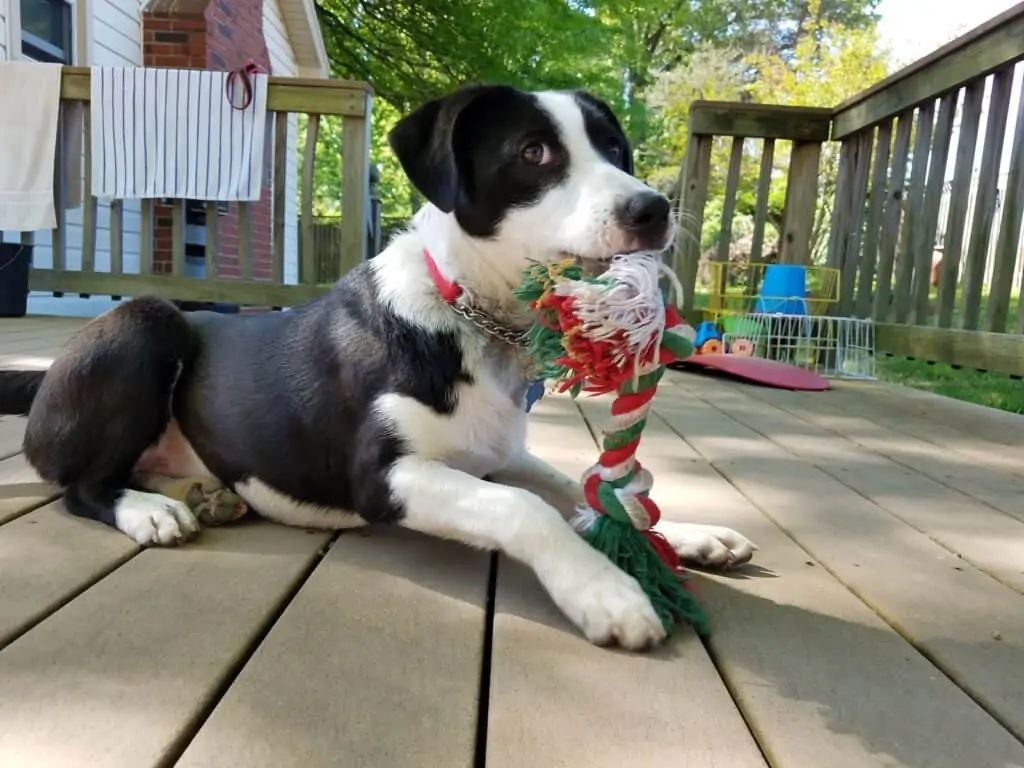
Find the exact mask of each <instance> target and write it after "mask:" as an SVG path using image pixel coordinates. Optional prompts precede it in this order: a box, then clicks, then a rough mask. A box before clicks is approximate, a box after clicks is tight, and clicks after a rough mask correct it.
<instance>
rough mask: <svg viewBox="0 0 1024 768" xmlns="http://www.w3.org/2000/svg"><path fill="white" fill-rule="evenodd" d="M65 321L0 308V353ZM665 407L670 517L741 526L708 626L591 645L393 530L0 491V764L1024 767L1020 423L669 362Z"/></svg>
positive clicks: (709, 579)
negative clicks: (161, 513)
mask: <svg viewBox="0 0 1024 768" xmlns="http://www.w3.org/2000/svg"><path fill="white" fill-rule="evenodd" d="M80 322H81V321H80V320H60V319H48V318H28V319H24V320H0V362H13V361H15V360H21V361H22V362H25V361H29V360H35V361H37V362H39V363H40V364H44V363H45V360H46V358H48V357H49V356H50V355H52V354H53V353H54V350H55V349H56V348H57V346H58V345H59V344H60V343H62V341H63V340H64V339H65V338H66V337H67V335H68V334H69V333H70V332H71V331H72V329H73V328H74V327H77V325H78V324H79V323H80ZM656 403H657V404H656V409H655V410H656V411H657V417H656V418H653V419H652V421H651V424H650V428H649V430H648V434H647V435H646V436H645V442H644V445H643V447H642V450H641V455H642V457H643V459H644V462H645V464H646V465H647V466H648V467H649V468H650V469H651V470H653V472H654V473H655V476H656V478H657V481H656V484H655V494H656V497H657V498H658V500H659V502H660V503H661V505H662V507H663V509H664V511H665V514H666V515H667V516H669V517H671V518H677V519H686V520H693V521H701V522H712V523H720V524H724V525H729V526H732V527H735V528H737V529H739V530H741V531H743V532H744V533H746V534H747V535H748V536H750V537H751V538H753V539H754V540H755V541H756V542H757V543H758V544H759V545H760V547H761V549H760V552H759V553H758V556H757V559H756V564H754V565H752V566H749V567H747V568H744V569H742V570H739V571H737V572H736V573H733V574H730V575H726V576H705V575H697V576H696V577H695V580H696V582H697V585H698V586H697V588H698V590H699V593H700V595H701V596H702V599H703V600H704V601H705V602H706V604H707V606H708V609H709V611H710V614H711V618H712V623H713V636H712V637H711V639H710V641H709V642H708V643H707V645H702V644H701V643H700V642H699V641H698V640H697V639H696V638H695V637H694V636H693V635H692V634H691V633H689V632H682V633H680V635H679V636H678V637H677V638H676V639H674V640H673V641H672V642H671V643H670V644H669V645H668V646H667V647H666V648H664V649H662V650H660V651H658V652H656V653H653V654H648V655H629V654H625V653H619V652H614V651H608V650H601V649H598V648H594V647H591V646H589V645H588V644H587V643H586V642H584V641H583V640H582V639H581V638H580V637H579V636H578V635H577V634H576V633H575V632H574V631H572V630H571V629H570V628H569V626H568V625H567V623H566V622H565V621H564V620H563V619H562V618H561V617H560V615H559V614H558V613H557V612H556V611H555V609H554V608H553V607H552V605H551V604H550V602H549V601H548V600H547V598H546V597H545V595H544V594H543V592H542V591H541V589H540V588H539V586H538V585H537V583H536V581H535V580H534V579H533V578H532V577H531V575H530V574H529V573H527V572H524V570H523V569H521V568H519V567H518V566H516V565H515V564H513V563H511V562H509V561H508V560H505V559H503V558H491V557H490V556H489V555H487V554H484V553H479V552H473V551H470V550H468V549H466V548H463V547H460V546H457V545H454V544H450V543H446V542H440V541H434V540H427V539H424V538H422V537H418V536H412V535H407V534H403V533H402V532H393V531H372V532H357V533H346V534H344V535H341V536H333V535H327V534H322V533H308V532H306V531H302V530H295V529H288V528H283V527H278V526H273V525H269V524H264V523H258V522H242V523H239V524H235V525H232V526H227V527H224V528H218V529H211V530H207V531H205V532H204V533H203V534H202V536H201V537H200V539H199V540H198V541H197V542H195V543H194V544H191V545H189V546H186V547H184V548H181V549H168V550H160V549H150V550H140V549H139V548H138V547H137V546H135V545H134V544H133V543H132V542H131V541H129V540H128V539H127V538H125V537H123V536H121V535H119V534H117V533H115V532H113V531H111V530H109V529H107V528H104V527H102V526H99V525H96V524H91V523H88V522H85V521H82V520H78V519H75V518H72V517H70V516H69V515H67V514H66V513H65V512H64V511H63V510H62V508H61V505H60V503H59V502H55V501H52V500H51V499H50V498H48V497H46V496H45V495H40V496H37V497H33V498H23V499H14V500H9V499H8V500H0V649H2V650H0V766H3V768H40V767H42V766H47V767H49V766H60V767H63V766H68V767H69V768H71V767H73V768H80V767H84V766H88V767H89V768H107V767H111V768H113V767H116V768H122V767H123V768H146V767H147V766H182V767H187V768H198V767H199V766H206V767H209V768H214V767H216V768H228V767H230V768H248V767H250V766H252V767H255V766H267V768H270V767H271V766H273V768H286V767H287V766H302V768H310V767H316V766H342V767H347V766H369V767H372V768H376V767H377V766H382V767H383V766H388V768H392V767H394V768H398V767H400V766H410V767H412V766H415V767H416V768H434V767H435V766H436V767H438V768H440V767H442V766H443V767H447V766H470V765H485V764H486V765H487V766H491V767H493V768H534V767H536V768H547V767H548V766H569V767H570V768H575V767H576V766H597V767H600V768H603V767H604V766H607V767H608V768H621V767H622V766H627V765H628V766H631V767H633V768H646V767H648V766H652V767H654V766H657V767H660V766H692V767H693V768H714V767H715V766H718V767H721V768H747V767H748V766H765V765H772V766H784V767H785V768H818V767H819V766H829V768H853V767H854V766H856V767H858V768H860V767H862V766H907V767H908V768H946V767H947V766H948V768H1008V767H1011V766H1013V767H1016V768H1021V767H1022V766H1024V417H1017V416H1012V415H1008V414H1003V413H996V412H993V411H989V410H986V409H982V408H977V407H973V406H970V405H966V404H962V403H957V402H954V401H949V400H945V399H942V398H938V397H934V396H931V395H927V394H923V393H919V392H915V391H912V390H906V389H900V388H894V387H887V386H882V385H845V384H844V385H840V386H838V387H837V388H836V390H834V391H832V392H829V393H822V394H796V393H789V392H780V391H775V390H767V389H760V388H753V387H747V386H742V385H738V384H734V383H729V382H725V381H721V380H712V379H708V378H701V377H697V376H689V375H683V374H672V375H670V376H669V377H667V380H666V383H665V385H664V390H663V392H661V393H659V397H658V400H657V401H656ZM604 407H605V406H604V404H603V403H601V402H583V403H582V410H580V409H577V407H576V406H575V405H574V404H573V403H572V402H570V401H568V400H566V399H564V398H558V397H549V398H545V399H544V400H543V401H541V403H540V404H539V405H538V406H537V408H536V410H535V418H534V419H533V421H532V426H531V432H530V442H531V444H532V445H533V447H534V448H535V449H536V451H537V452H538V453H539V454H540V455H542V456H543V457H545V458H547V459H549V460H551V461H552V462H554V463H555V464H557V465H559V466H560V467H562V468H563V469H565V470H567V471H569V472H573V473H576V472H580V471H581V470H583V469H584V468H585V467H586V466H587V465H588V464H589V463H590V462H591V461H592V460H593V459H594V457H595V455H596V454H595V447H594V444H593V441H592V439H591V435H590V432H588V430H587V428H586V425H585V420H590V421H591V422H592V423H593V422H597V423H599V422H600V418H601V417H602V415H603V413H605V410H604ZM22 429H23V423H22V422H21V420H18V419H12V418H3V419H0V483H5V482H6V483H14V482H25V481H29V480H32V479H33V475H32V473H31V471H30V470H29V469H28V468H27V466H26V464H25V463H24V460H23V458H22V457H21V456H20V455H19V454H18V450H19V446H20V437H21V431H22ZM481 701H482V702H483V704H482V705H481Z"/></svg>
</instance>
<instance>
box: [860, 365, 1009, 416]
mask: <svg viewBox="0 0 1024 768" xmlns="http://www.w3.org/2000/svg"><path fill="white" fill-rule="evenodd" d="M875 373H876V374H877V376H878V378H879V380H881V381H888V382H892V383H894V384H903V385H904V386H908V387H914V388H915V389H923V390H925V391H927V392H934V393H935V394H937V395H945V396H946V397H954V398H956V399H957V400H964V401H966V402H969V403H977V404H978V405H987V406H989V407H990V408H999V409H1000V410H1003V411H1009V412H1010V413H1024V380H1021V379H1013V378H1011V377H1009V376H1006V375H1005V374H1001V373H982V372H981V371H975V370H971V369H967V368H960V369H957V368H953V367H952V366H949V365H945V364H943V363H927V362H925V361H924V360H908V359H907V358H904V357H890V356H889V355H884V354H879V355H878V356H877V357H876V358H875Z"/></svg>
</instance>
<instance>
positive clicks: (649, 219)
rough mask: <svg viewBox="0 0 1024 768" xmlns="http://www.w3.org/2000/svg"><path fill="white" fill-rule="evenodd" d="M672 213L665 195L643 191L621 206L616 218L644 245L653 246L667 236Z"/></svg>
mask: <svg viewBox="0 0 1024 768" xmlns="http://www.w3.org/2000/svg"><path fill="white" fill-rule="evenodd" d="M671 213H672V207H671V205H670V204H669V202H668V198H666V197H665V196H664V195H659V194H658V193H657V192H641V193H640V194H638V195H634V196H633V197H631V198H629V199H628V200H626V201H625V203H624V204H623V205H621V206H620V207H619V209H618V210H617V211H616V218H618V220H619V224H620V225H621V226H622V227H623V228H625V229H628V230H629V231H630V233H631V234H632V235H634V236H635V237H636V238H637V240H639V241H640V242H641V244H642V246H643V247H652V246H655V245H660V244H661V241H662V239H663V238H664V237H665V230H667V229H668V223H669V215H670V214H671Z"/></svg>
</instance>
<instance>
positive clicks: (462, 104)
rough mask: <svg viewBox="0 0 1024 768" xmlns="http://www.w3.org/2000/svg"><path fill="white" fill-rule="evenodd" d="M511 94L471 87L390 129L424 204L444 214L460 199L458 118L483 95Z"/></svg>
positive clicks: (498, 87) (394, 147) (421, 109)
mask: <svg viewBox="0 0 1024 768" xmlns="http://www.w3.org/2000/svg"><path fill="white" fill-rule="evenodd" d="M502 90H512V89H511V88H509V87H508V86H501V85H470V86H466V87H464V88H461V89H459V90H458V91H455V92H454V93H451V94H449V95H447V96H444V97H442V98H440V99H435V100H434V101H428V102H427V103H426V104H424V105H423V106H421V107H419V108H418V109H416V110H415V111H413V112H411V113H409V114H408V115H406V116H405V117H403V118H402V119H401V120H399V121H398V123H396V124H395V127H394V128H392V129H391V132H390V133H389V134H388V143H389V144H390V145H391V150H392V151H393V152H394V153H395V155H396V156H397V157H398V161H399V162H400V163H401V164H402V169H403V170H404V171H405V175H406V176H408V177H409V181H411V182H412V184H413V186H414V187H416V189H417V190H419V192H420V194H422V195H423V196H424V197H425V198H427V200H429V201H430V202H431V203H433V204H434V205H435V206H437V207H438V208H440V209H441V210H442V211H444V212H445V213H450V212H451V211H452V210H453V209H454V208H455V202H456V200H457V199H458V196H459V187H460V183H459V163H458V159H457V157H456V152H455V148H454V147H453V146H452V135H453V133H454V131H455V124H456V123H457V122H458V120H459V117H460V116H461V115H462V113H463V112H464V111H465V109H466V107H468V106H469V105H470V104H471V103H473V102H474V101H475V100H476V99H478V98H480V97H481V96H483V95H484V94H488V93H493V92H495V91H502Z"/></svg>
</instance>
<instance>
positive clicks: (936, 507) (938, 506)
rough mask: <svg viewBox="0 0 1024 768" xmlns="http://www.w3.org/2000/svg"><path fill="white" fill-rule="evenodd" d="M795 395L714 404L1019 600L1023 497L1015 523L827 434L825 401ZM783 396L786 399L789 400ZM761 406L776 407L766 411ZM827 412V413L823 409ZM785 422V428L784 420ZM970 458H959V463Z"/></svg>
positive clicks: (727, 396) (726, 397) (729, 396)
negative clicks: (1008, 589) (989, 577)
mask: <svg viewBox="0 0 1024 768" xmlns="http://www.w3.org/2000/svg"><path fill="white" fill-rule="evenodd" d="M793 394H795V393H777V392H753V393H742V392H740V391H739V390H737V389H735V388H732V387H729V388H725V387H723V388H721V390H720V391H718V392H717V393H716V397H715V403H716V405H717V406H718V407H719V408H721V409H722V410H723V411H725V412H726V413H727V414H729V415H730V416H732V417H733V418H734V419H736V420H738V421H740V422H741V423H743V424H746V425H747V426H748V427H751V428H753V429H757V430H758V431H760V432H762V434H765V433H767V434H770V436H771V438H772V439H773V440H775V441H776V442H777V443H779V444H780V445H781V446H783V447H784V448H786V449H787V450H789V451H791V452H792V453H794V454H795V455H797V456H799V457H801V458H802V459H804V460H805V461H807V462H808V463H810V464H813V465H814V466H816V467H818V468H819V469H821V470H822V471H824V472H826V473H827V474H829V475H830V476H832V477H833V478H835V479H836V480H838V481H839V482H841V483H843V484H844V485H846V486H847V487H849V488H851V489H852V490H854V491H856V492H857V493H859V494H861V495H862V496H864V497H865V498H866V499H868V500H870V501H872V502H874V503H875V504H876V505H877V506H879V507H881V508H882V509H885V510H887V511H888V512H889V513H891V514H892V515H894V516H896V517H897V518H899V519H900V520H902V521H904V522H906V523H908V524H909V525H911V526H913V527H914V528H916V529H917V530H919V531H921V532H923V533H925V534H927V535H928V536H929V537H931V538H932V539H934V540H935V541H936V542H938V543H939V544H941V545H942V546H943V547H945V548H947V549H948V550H949V551H951V552H953V553H954V554H956V555H958V556H961V557H963V558H964V559H965V560H967V561H968V562H970V563H971V564H972V565H974V566H975V567H977V568H980V569H981V570H983V571H985V572H986V573H988V574H990V575H992V576H994V577H995V578H997V579H999V580H1000V581H1002V582H1003V583H1004V584H1006V585H1008V586H1010V587H1012V588H1013V589H1016V590H1017V591H1018V592H1021V593H1022V594H1024V561H1022V557H1024V555H1022V542H1024V498H1022V500H1021V503H1022V509H1021V516H1020V517H1013V516H1010V515H1008V514H1006V513H1004V512H1001V511H998V510H996V509H993V508H992V507H991V506H989V505H987V504H984V503H983V502H981V501H979V500H978V499H976V498H974V497H973V496H969V495H967V494H964V493H961V492H960V491H958V490H956V489H954V488H950V487H948V486H946V485H943V484H941V483H939V482H937V481H936V480H933V479H932V478H930V477H928V476H927V475H924V474H921V473H919V472H917V471H915V470H913V469H909V468H908V467H906V466H904V465H901V464H897V463H896V462H894V461H892V460H890V459H888V458H886V457H884V456H880V455H879V454H876V453H872V452H870V451H868V450H866V449H864V448H862V447H859V446H857V445H856V443H855V442H853V441H851V440H848V439H846V436H845V435H843V434H842V433H841V432H836V431H833V430H831V429H828V428H827V426H824V425H827V424H829V423H830V422H829V416H830V415H831V409H832V408H834V407H835V406H834V405H832V404H830V403H829V402H828V401H827V400H826V398H797V397H792V395H793ZM787 395H788V396H787ZM764 403H770V404H771V405H772V406H774V408H772V409H770V410H766V409H765V407H764ZM826 409H829V410H826ZM782 420H786V421H788V422H789V424H788V425H787V426H786V427H785V428H784V429H783V428H781V426H782V425H781V423H780V422H781V421H782ZM970 461H971V459H970V458H969V457H966V456H965V457H963V458H962V459H961V463H962V464H969V462H970Z"/></svg>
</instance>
